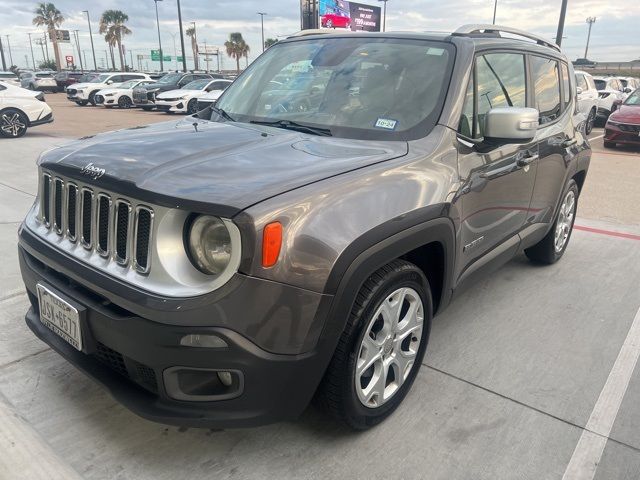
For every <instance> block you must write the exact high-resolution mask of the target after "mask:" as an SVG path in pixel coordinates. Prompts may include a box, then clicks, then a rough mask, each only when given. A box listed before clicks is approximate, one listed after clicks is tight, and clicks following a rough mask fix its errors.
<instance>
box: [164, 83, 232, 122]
mask: <svg viewBox="0 0 640 480" xmlns="http://www.w3.org/2000/svg"><path fill="white" fill-rule="evenodd" d="M227 83H229V84H230V83H231V81H230V80H220V79H210V78H207V79H204V80H195V81H193V82H190V83H187V84H186V85H185V86H184V87H182V88H180V89H178V90H169V91H167V92H162V93H160V94H158V95H157V96H156V103H155V106H156V109H157V110H158V111H160V112H166V113H186V114H189V115H193V114H194V113H196V112H197V111H198V99H199V98H200V97H202V96H203V95H206V94H207V93H210V92H213V91H215V90H220V89H221V88H222V87H224V88H226V86H225V85H226V84H227ZM227 86H228V85H227ZM221 93H222V92H221Z"/></svg>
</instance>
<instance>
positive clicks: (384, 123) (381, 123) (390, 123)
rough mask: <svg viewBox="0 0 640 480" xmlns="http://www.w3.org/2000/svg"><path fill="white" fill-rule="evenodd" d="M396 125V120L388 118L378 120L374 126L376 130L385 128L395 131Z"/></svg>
mask: <svg viewBox="0 0 640 480" xmlns="http://www.w3.org/2000/svg"><path fill="white" fill-rule="evenodd" d="M397 124H398V121H397V120H391V119H390V118H378V120H377V121H376V124H375V126H376V127H378V128H385V129H387V130H395V129H396V125H397Z"/></svg>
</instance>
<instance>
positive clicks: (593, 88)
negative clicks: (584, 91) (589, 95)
mask: <svg viewBox="0 0 640 480" xmlns="http://www.w3.org/2000/svg"><path fill="white" fill-rule="evenodd" d="M587 83H588V84H589V88H590V89H591V90H597V89H596V82H594V81H593V77H587Z"/></svg>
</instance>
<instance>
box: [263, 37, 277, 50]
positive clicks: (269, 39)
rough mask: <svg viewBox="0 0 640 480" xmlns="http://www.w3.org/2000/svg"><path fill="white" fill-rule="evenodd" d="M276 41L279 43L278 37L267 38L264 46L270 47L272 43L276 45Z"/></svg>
mask: <svg viewBox="0 0 640 480" xmlns="http://www.w3.org/2000/svg"><path fill="white" fill-rule="evenodd" d="M276 43H278V39H277V38H267V39H266V40H265V41H264V48H269V47H271V46H272V45H275V44H276Z"/></svg>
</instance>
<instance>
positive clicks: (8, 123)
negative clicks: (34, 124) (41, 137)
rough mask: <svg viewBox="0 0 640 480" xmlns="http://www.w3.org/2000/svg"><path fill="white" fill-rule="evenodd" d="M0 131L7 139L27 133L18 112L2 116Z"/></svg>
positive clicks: (6, 113) (25, 125)
mask: <svg viewBox="0 0 640 480" xmlns="http://www.w3.org/2000/svg"><path fill="white" fill-rule="evenodd" d="M0 129H1V130H2V133H4V134H5V135H6V136H8V137H13V138H16V137H20V136H21V135H23V134H24V132H26V131H27V124H26V123H25V121H24V119H23V118H22V115H20V113H19V112H16V111H11V112H5V113H3V114H2V123H1V124H0Z"/></svg>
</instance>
